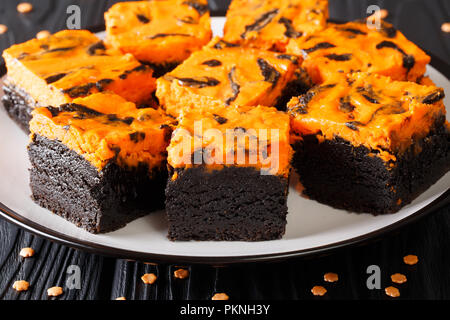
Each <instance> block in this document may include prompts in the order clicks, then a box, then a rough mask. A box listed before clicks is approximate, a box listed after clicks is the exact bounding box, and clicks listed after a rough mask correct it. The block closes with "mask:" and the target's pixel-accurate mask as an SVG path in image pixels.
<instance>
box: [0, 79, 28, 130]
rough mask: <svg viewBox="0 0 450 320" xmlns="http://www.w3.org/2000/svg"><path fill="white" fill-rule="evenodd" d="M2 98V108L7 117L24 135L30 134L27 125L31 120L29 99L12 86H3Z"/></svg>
mask: <svg viewBox="0 0 450 320" xmlns="http://www.w3.org/2000/svg"><path fill="white" fill-rule="evenodd" d="M3 92H4V93H5V94H4V95H3V97H2V103H3V107H4V108H5V110H6V112H7V113H8V115H9V117H10V118H11V119H12V120H13V121H14V122H16V123H17V124H18V125H19V126H20V128H21V129H22V130H23V131H25V133H30V128H29V125H28V123H29V122H30V120H31V111H32V110H33V107H32V106H31V105H30V102H28V101H30V98H29V97H28V95H27V94H26V93H24V92H22V91H21V90H17V89H16V88H15V87H14V86H8V85H4V86H3Z"/></svg>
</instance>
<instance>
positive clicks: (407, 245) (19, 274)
mask: <svg viewBox="0 0 450 320" xmlns="http://www.w3.org/2000/svg"><path fill="white" fill-rule="evenodd" d="M19 2H20V1H16V0H1V1H0V23H1V24H5V25H7V26H8V28H9V31H8V32H7V33H6V34H3V35H0V49H1V50H3V49H5V48H7V47H9V46H10V45H11V44H13V43H19V42H23V41H25V40H28V39H30V38H32V37H34V36H35V34H36V33H37V32H38V31H40V30H44V29H46V30H50V31H52V32H55V31H57V30H60V29H63V28H65V17H66V8H67V6H68V5H71V4H77V5H79V6H80V8H81V10H82V26H83V27H88V26H91V25H99V24H102V23H103V12H104V11H105V10H107V9H108V8H109V7H110V6H111V5H112V4H113V3H115V2H118V1H110V0H34V1H29V2H31V3H32V4H33V5H34V11H33V12H32V13H30V14H27V15H21V14H18V13H17V12H16V9H15V7H16V5H17V4H18V3H19ZM228 2H229V1H211V0H210V7H211V8H212V9H214V10H216V11H215V12H216V13H217V14H220V13H223V12H224V10H225V8H226V6H227V3H228ZM370 4H378V5H379V6H380V7H382V8H386V9H388V10H389V12H390V15H389V17H388V18H387V20H388V21H390V22H392V23H394V25H395V26H396V27H397V28H399V29H400V30H401V31H402V32H403V33H405V35H406V36H407V37H408V38H409V39H411V40H413V41H414V42H416V43H417V44H419V45H420V46H421V47H423V48H425V49H427V50H429V51H430V52H432V53H434V54H435V55H437V56H438V57H440V58H441V59H442V60H444V61H446V62H450V34H445V33H443V32H441V31H440V26H441V24H442V23H443V22H446V21H450V1H449V0H389V1H387V0H386V1H381V0H330V16H331V18H333V19H338V20H350V19H357V18H362V17H365V16H366V9H367V6H368V5H370ZM1 156H7V155H1ZM0 178H1V177H0ZM0 200H1V195H0ZM449 214H450V206H447V207H445V208H443V209H441V210H439V211H437V212H434V213H432V214H430V215H428V216H426V217H425V218H422V219H420V220H419V221H417V222H415V223H413V224H411V225H409V226H407V227H404V228H402V229H401V230H399V231H398V232H396V233H394V234H390V235H388V236H386V237H385V238H384V239H381V240H379V241H377V242H374V243H369V244H365V245H363V246H359V247H356V248H344V249H340V250H338V251H336V252H334V253H333V254H329V255H327V256H321V257H314V258H309V259H296V260H288V261H284V262H278V263H259V264H249V265H241V266H232V267H211V266H201V265H196V266H181V267H185V268H186V269H188V270H189V272H190V276H189V277H188V278H187V279H176V278H174V276H173V272H174V270H176V269H177V268H179V267H180V266H177V265H151V264H146V263H143V262H133V261H127V260H118V259H113V258H108V257H102V256H98V255H93V254H89V253H85V252H82V251H79V250H75V249H72V248H68V247H65V246H62V245H59V244H56V243H53V242H50V241H47V240H44V239H42V238H39V237H37V236H34V235H32V234H30V233H28V232H26V231H23V230H21V229H19V228H18V227H16V226H14V225H12V224H10V223H8V222H6V221H4V220H3V219H1V218H0V299H24V300H26V299H49V298H48V297H47V293H46V292H47V288H49V287H52V286H62V287H63V288H64V293H63V295H62V296H60V297H58V298H56V299H115V298H117V297H120V296H124V297H126V298H127V299H128V300H131V299H151V300H162V299H210V298H211V297H212V295H213V294H214V293H216V292H225V293H227V294H228V295H229V296H230V298H231V299H233V300H237V299H317V298H315V297H313V296H312V294H311V292H310V290H311V288H312V286H314V285H324V286H326V287H327V289H328V293H327V294H326V295H325V296H324V297H320V298H319V299H391V298H389V297H387V296H386V295H385V293H384V288H385V287H386V286H389V285H391V282H390V275H391V274H393V273H397V272H400V273H403V274H405V275H406V277H407V279H408V281H407V282H406V283H405V284H401V285H397V287H398V288H399V289H400V292H401V296H400V298H398V299H450V271H449V270H450V256H449V252H450V232H449V231H450V215H449ZM28 246H31V247H33V248H34V249H35V251H36V254H35V256H34V257H32V258H27V259H24V258H22V257H20V256H19V251H20V249H21V248H23V247H28ZM218 250H220V248H219V249H218ZM410 253H412V254H416V255H418V256H419V263H418V264H417V265H415V266H407V265H405V264H404V263H403V261H402V257H403V256H404V255H406V254H410ZM74 265H75V266H78V267H79V270H80V271H81V278H80V280H81V288H80V289H70V288H69V287H68V286H67V284H66V281H67V280H68V279H70V276H71V274H68V273H67V271H68V268H69V266H74ZM370 265H377V266H379V267H380V270H381V280H382V281H381V289H380V290H376V289H375V290H369V289H368V288H367V286H366V280H367V278H368V276H369V275H368V274H367V273H366V269H367V267H368V266H370ZM326 272H336V273H338V274H339V281H338V282H337V283H334V284H324V281H323V275H324V273H326ZM144 273H155V274H156V275H157V276H158V279H157V281H156V282H155V284H153V285H145V284H144V283H143V282H142V281H141V279H140V277H141V276H142V275H143V274H144ZM20 279H23V280H27V281H29V282H30V285H31V286H30V289H29V290H28V291H27V292H21V293H18V292H16V291H15V290H13V289H12V285H13V283H14V281H15V280H20ZM51 299H55V298H51Z"/></svg>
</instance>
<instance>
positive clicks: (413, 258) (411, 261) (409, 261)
mask: <svg viewBox="0 0 450 320" xmlns="http://www.w3.org/2000/svg"><path fill="white" fill-rule="evenodd" d="M403 262H404V263H406V264H409V265H410V266H412V265H414V264H416V263H417V262H419V258H418V257H417V256H416V255H414V254H408V255H407V256H404V257H403Z"/></svg>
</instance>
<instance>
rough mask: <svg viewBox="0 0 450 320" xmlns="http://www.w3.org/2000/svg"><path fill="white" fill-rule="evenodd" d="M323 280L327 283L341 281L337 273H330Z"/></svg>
mask: <svg viewBox="0 0 450 320" xmlns="http://www.w3.org/2000/svg"><path fill="white" fill-rule="evenodd" d="M323 280H324V281H326V282H336V281H338V280H339V276H338V274H337V273H334V272H328V273H325V274H324V275H323Z"/></svg>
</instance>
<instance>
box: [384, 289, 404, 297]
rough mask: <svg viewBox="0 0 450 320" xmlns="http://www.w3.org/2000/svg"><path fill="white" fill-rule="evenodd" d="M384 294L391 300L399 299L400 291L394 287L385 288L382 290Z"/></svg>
mask: <svg viewBox="0 0 450 320" xmlns="http://www.w3.org/2000/svg"><path fill="white" fill-rule="evenodd" d="M384 292H386V294H387V295H388V296H389V297H392V298H397V297H400V291H399V290H398V289H397V288H396V287H387V288H386V289H384Z"/></svg>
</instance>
